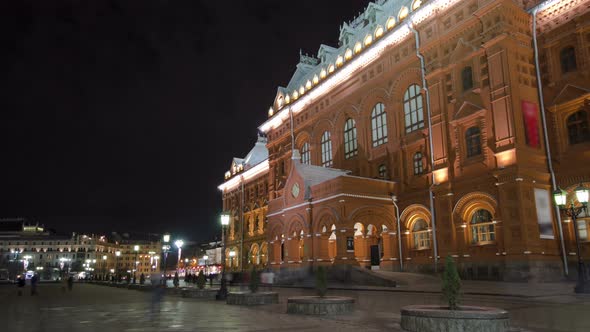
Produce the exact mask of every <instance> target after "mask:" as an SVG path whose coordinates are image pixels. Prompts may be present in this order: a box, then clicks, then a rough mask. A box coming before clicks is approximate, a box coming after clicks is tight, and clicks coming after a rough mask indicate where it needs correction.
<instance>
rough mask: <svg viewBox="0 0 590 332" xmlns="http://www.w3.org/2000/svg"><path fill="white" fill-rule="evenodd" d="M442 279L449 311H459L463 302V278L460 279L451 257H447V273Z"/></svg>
mask: <svg viewBox="0 0 590 332" xmlns="http://www.w3.org/2000/svg"><path fill="white" fill-rule="evenodd" d="M442 278H443V280H442V293H443V298H444V299H445V301H446V302H447V303H448V304H449V309H450V310H457V309H459V303H460V302H461V278H459V273H458V272H457V266H456V265H455V261H454V260H453V258H452V257H451V256H447V258H446V260H445V271H444V273H443V276H442Z"/></svg>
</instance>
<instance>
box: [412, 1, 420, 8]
mask: <svg viewBox="0 0 590 332" xmlns="http://www.w3.org/2000/svg"><path fill="white" fill-rule="evenodd" d="M420 5H422V1H421V0H414V2H413V3H412V10H416V9H418V7H420Z"/></svg>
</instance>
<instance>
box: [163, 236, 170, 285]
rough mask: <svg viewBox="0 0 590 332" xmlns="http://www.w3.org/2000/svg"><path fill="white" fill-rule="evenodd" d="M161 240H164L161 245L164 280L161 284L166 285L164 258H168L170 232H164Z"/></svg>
mask: <svg viewBox="0 0 590 332" xmlns="http://www.w3.org/2000/svg"><path fill="white" fill-rule="evenodd" d="M162 240H163V242H164V245H162V252H163V253H164V259H162V261H163V262H164V263H163V264H162V265H163V266H164V269H163V270H164V282H163V284H164V285H166V279H167V277H166V267H167V266H166V259H167V258H168V251H169V250H170V245H169V244H168V243H170V234H168V233H166V234H164V235H163V236H162Z"/></svg>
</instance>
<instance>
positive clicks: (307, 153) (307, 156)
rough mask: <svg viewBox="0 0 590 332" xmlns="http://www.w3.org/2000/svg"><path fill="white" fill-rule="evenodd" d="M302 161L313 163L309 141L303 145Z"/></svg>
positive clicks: (308, 163)
mask: <svg viewBox="0 0 590 332" xmlns="http://www.w3.org/2000/svg"><path fill="white" fill-rule="evenodd" d="M301 162H302V163H303V164H307V165H310V164H311V153H310V151H309V143H307V142H305V143H303V146H302V147H301Z"/></svg>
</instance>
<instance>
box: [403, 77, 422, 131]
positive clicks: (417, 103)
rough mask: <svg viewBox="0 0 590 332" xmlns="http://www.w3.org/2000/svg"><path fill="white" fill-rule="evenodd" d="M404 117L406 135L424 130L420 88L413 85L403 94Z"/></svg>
mask: <svg viewBox="0 0 590 332" xmlns="http://www.w3.org/2000/svg"><path fill="white" fill-rule="evenodd" d="M404 115H405V124H406V133H410V132H412V131H414V130H417V129H420V128H424V113H423V109H422V95H421V94H420V86H418V85H416V84H413V85H410V87H409V88H408V89H407V90H406V92H405V93H404Z"/></svg>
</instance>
